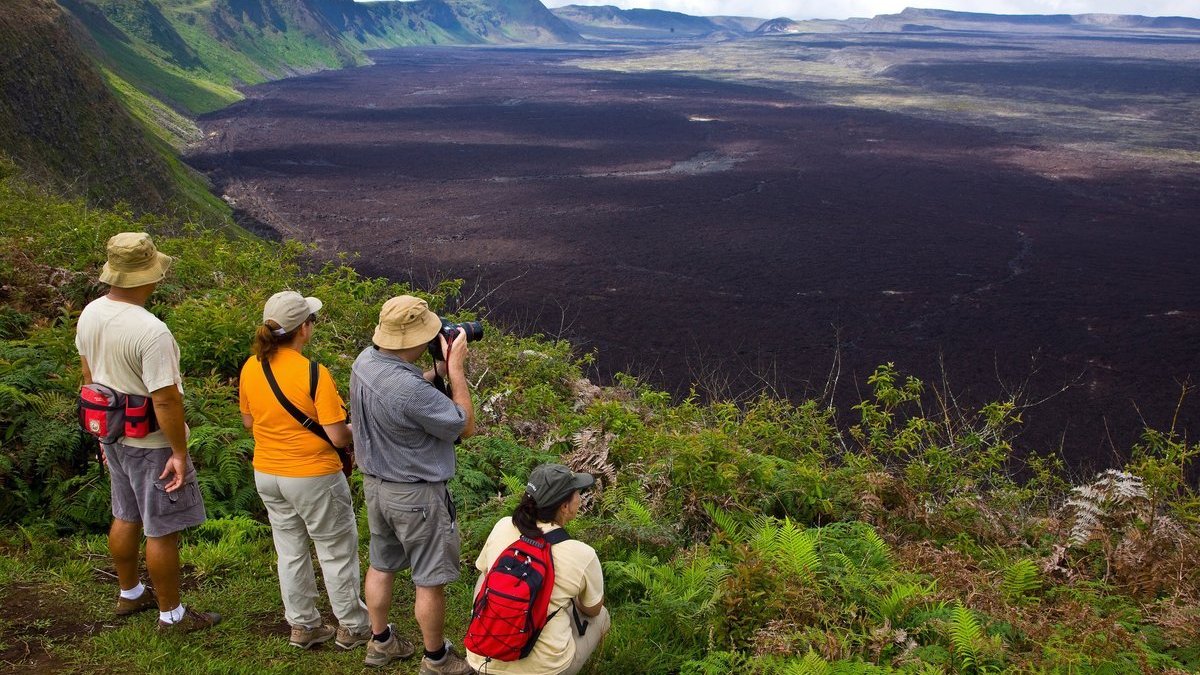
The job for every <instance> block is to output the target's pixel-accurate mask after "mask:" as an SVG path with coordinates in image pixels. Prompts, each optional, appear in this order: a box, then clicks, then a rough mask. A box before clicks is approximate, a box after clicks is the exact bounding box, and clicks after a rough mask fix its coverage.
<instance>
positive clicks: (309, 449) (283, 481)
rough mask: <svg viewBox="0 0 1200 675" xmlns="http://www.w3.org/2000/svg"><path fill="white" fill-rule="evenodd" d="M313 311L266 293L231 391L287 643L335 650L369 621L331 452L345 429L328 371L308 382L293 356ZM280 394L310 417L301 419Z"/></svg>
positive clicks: (309, 375)
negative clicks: (320, 596) (329, 616)
mask: <svg viewBox="0 0 1200 675" xmlns="http://www.w3.org/2000/svg"><path fill="white" fill-rule="evenodd" d="M320 309H321V301H320V300H318V299H316V298H305V297H304V296H302V295H300V294H299V293H296V292H295V291H282V292H280V293H276V294H275V295H273V296H271V299H270V300H268V301H267V304H266V306H265V307H264V308H263V322H262V324H260V325H259V327H258V330H257V332H256V334H255V336H254V346H253V355H252V356H251V357H250V358H249V359H247V360H246V363H245V365H243V366H242V374H241V381H240V384H239V387H238V390H239V398H240V405H241V411H242V422H243V424H245V425H246V428H247V429H250V430H251V432H252V433H253V435H254V482H255V486H256V487H257V488H258V494H259V496H260V497H262V500H263V504H264V505H265V506H266V507H267V516H268V518H269V519H270V521H271V534H272V536H273V537H274V540H275V553H276V556H277V558H278V563H279V590H280V594H281V595H282V596H283V608H284V616H285V618H286V619H287V622H288V623H289V624H291V627H292V633H291V639H290V643H291V644H292V645H293V646H295V647H300V648H302V649H308V648H310V647H312V646H314V645H317V644H320V643H322V642H327V641H329V640H330V639H333V638H335V637H336V643H337V645H338V646H339V647H341V648H343V649H353V648H354V647H358V646H360V645H363V644H366V642H367V640H369V639H370V638H371V625H370V620H369V618H368V616H367V610H366V606H365V605H364V604H363V602H362V598H361V595H360V593H359V590H360V589H361V588H362V585H361V578H360V571H359V563H358V525H357V522H356V520H355V514H354V504H353V502H352V501H351V498H350V486H349V484H348V483H347V481H346V476H345V475H344V474H343V473H342V461H341V457H340V456H339V455H338V450H337V449H338V448H345V447H348V446H349V445H350V441H351V433H350V426H349V425H348V424H346V410H345V406H344V403H343V401H342V397H341V396H340V395H339V394H338V391H337V385H336V384H335V383H334V381H333V377H332V376H331V375H330V374H329V371H328V370H327V369H326V368H325V366H318V367H317V368H316V371H315V374H316V378H315V382H314V379H313V370H312V369H311V364H310V362H309V360H308V359H307V358H305V357H304V356H303V355H302V354H301V352H302V351H303V349H304V347H305V345H307V344H308V342H309V340H311V339H312V334H313V328H314V325H315V321H316V316H317V312H318V311H319V310H320ZM268 374H269V375H270V376H273V378H274V379H275V381H276V385H277V391H276V390H275V389H273V388H272V386H271V382H270V379H269V377H268ZM314 384H315V388H314V386H313V385H314ZM280 397H283V398H284V399H286V401H287V402H288V403H290V405H291V407H292V408H293V409H294V410H293V412H295V413H298V416H301V417H306V418H307V419H308V420H309V421H310V423H309V424H308V425H307V426H306V425H302V424H301V422H300V421H299V420H298V419H297V415H294V414H293V412H289V410H288V409H287V408H286V407H285V406H284V404H283V401H282V400H281V398H280ZM318 429H320V430H322V431H324V435H321V434H319V433H318V431H317V430H318ZM310 541H311V542H312V544H313V545H314V546H315V547H316V550H317V558H318V560H320V562H321V572H322V574H323V575H324V577H325V589H326V590H327V591H328V593H329V604H330V605H331V606H332V608H333V613H334V615H336V616H337V619H338V623H339V626H338V628H336V629H334V628H333V627H332V626H328V625H324V624H323V623H322V621H321V615H320V613H319V612H318V611H317V605H316V600H317V585H316V579H315V577H314V574H313V567H312V558H311V554H310V553H309V542H310Z"/></svg>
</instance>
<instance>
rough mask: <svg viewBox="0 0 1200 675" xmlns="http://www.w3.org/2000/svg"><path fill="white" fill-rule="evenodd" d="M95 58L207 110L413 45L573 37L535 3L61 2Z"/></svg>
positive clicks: (185, 104) (171, 100) (176, 103)
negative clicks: (277, 83)
mask: <svg viewBox="0 0 1200 675" xmlns="http://www.w3.org/2000/svg"><path fill="white" fill-rule="evenodd" d="M61 4H62V5H63V6H64V7H66V8H67V9H69V10H70V11H71V12H72V13H73V14H74V15H75V16H77V17H78V18H79V19H80V21H81V22H82V23H83V25H85V26H86V27H87V29H88V32H89V33H90V34H91V36H92V38H93V40H94V41H95V44H96V45H98V46H99V48H100V49H99V53H98V54H97V57H98V58H100V59H101V61H103V62H104V63H105V64H106V65H107V66H108V67H110V68H111V69H112V70H113V71H114V72H115V73H117V74H118V75H119V76H120V77H121V78H122V79H124V80H126V81H127V82H129V83H130V84H132V85H133V86H135V87H137V88H138V89H139V90H141V91H143V92H146V93H149V94H151V95H152V96H154V97H155V98H158V99H160V100H162V101H164V102H166V103H168V104H169V105H170V106H171V107H173V108H175V109H177V110H181V111H184V112H188V113H193V114H196V113H203V112H209V111H211V110H215V109H217V108H220V107H223V106H225V105H228V104H229V103H231V102H232V101H235V100H237V99H239V98H240V97H241V96H240V94H238V92H237V90H236V89H235V87H237V86H239V85H244V84H257V83H260V82H265V81H267V80H271V79H278V78H281V77H287V76H290V75H295V74H299V73H308V72H313V71H317V70H323V69H330V68H343V67H348V66H354V65H362V64H365V63H369V62H370V60H369V59H368V58H367V57H366V55H365V53H364V50H367V49H379V48H386V47H399V46H406V45H418V44H422V45H428V44H481V43H497V44H503V43H513V42H571V41H577V40H579V39H580V38H579V35H578V34H576V33H575V32H573V31H571V30H570V28H568V27H567V26H566V24H564V23H563V22H562V21H561V20H559V19H558V18H557V17H555V16H554V15H553V14H551V13H550V12H549V10H547V9H546V8H545V7H544V6H542V5H541V3H539V2H537V0H448V1H447V0H416V1H415V2H373V3H356V2H354V1H353V0H199V1H197V0H61Z"/></svg>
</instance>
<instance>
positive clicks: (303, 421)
mask: <svg viewBox="0 0 1200 675" xmlns="http://www.w3.org/2000/svg"><path fill="white" fill-rule="evenodd" d="M261 363H262V367H263V375H266V377H267V384H269V385H271V391H272V392H274V393H275V398H276V399H278V401H279V405H281V406H283V409H284V410H286V411H287V413H288V414H289V415H291V416H292V417H293V418H294V419H295V420H296V421H297V422H299V423H300V426H302V427H304V428H305V429H308V430H309V431H311V432H312V433H313V434H315V435H316V436H317V437H318V438H320V439H321V440H323V441H325V442H326V443H328V444H329V445H333V441H331V440H329V434H327V433H325V429H324V428H322V427H321V425H320V424H318V423H317V422H316V420H314V419H312V418H311V417H309V416H308V415H305V414H304V413H303V412H300V409H299V408H297V407H296V406H295V405H293V404H292V402H291V401H289V400H288V399H287V397H286V396H284V395H283V391H282V390H280V389H279V382H278V381H277V380H276V379H275V373H273V372H271V364H270V363H269V362H268V361H267V360H266V359H263V360H262V361H261ZM309 363H310V364H311V365H310V367H309V373H310V380H311V382H310V383H309V389H311V390H313V391H314V392H315V391H316V388H317V386H316V380H315V379H313V378H312V377H311V373H313V372H314V371H315V370H316V368H317V362H316V361H309Z"/></svg>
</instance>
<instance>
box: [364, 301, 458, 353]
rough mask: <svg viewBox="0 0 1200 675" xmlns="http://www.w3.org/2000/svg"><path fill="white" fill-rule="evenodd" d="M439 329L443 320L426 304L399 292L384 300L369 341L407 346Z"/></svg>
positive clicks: (388, 346)
mask: <svg viewBox="0 0 1200 675" xmlns="http://www.w3.org/2000/svg"><path fill="white" fill-rule="evenodd" d="M441 329H442V320H441V319H439V318H438V315H437V314H434V313H433V312H432V311H430V309H429V303H427V302H425V301H424V300H422V299H420V298H414V297H413V296H411V295H398V296H396V297H394V298H392V299H391V300H388V301H387V302H385V303H383V309H381V310H380V311H379V325H377V326H375V336H374V337H372V338H371V340H372V341H373V342H374V343H375V344H376V345H378V346H380V347H382V348H384V349H408V348H410V347H416V346H417V345H423V344H426V343H428V342H429V341H430V340H432V339H433V338H434V337H435V336H436V335H437V334H438V331H439V330H441Z"/></svg>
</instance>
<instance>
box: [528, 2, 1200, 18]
mask: <svg viewBox="0 0 1200 675" xmlns="http://www.w3.org/2000/svg"><path fill="white" fill-rule="evenodd" d="M542 1H543V3H544V4H545V5H546V6H547V7H559V6H562V5H570V4H580V5H616V6H618V7H622V8H625V9H630V8H633V7H641V8H645V9H666V10H671V11H674V12H683V13H685V14H692V15H696V16H756V17H759V18H764V19H773V18H775V17H777V16H786V17H790V18H793V19H846V18H849V17H852V16H875V15H876V14H895V13H896V12H899V11H900V10H902V9H904V8H905V7H909V6H912V7H924V8H933V9H953V10H958V11H961V12H987V13H989V14H1141V15H1143V16H1191V17H1198V18H1200V0H542Z"/></svg>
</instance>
